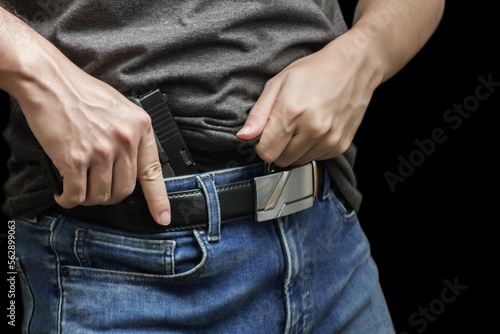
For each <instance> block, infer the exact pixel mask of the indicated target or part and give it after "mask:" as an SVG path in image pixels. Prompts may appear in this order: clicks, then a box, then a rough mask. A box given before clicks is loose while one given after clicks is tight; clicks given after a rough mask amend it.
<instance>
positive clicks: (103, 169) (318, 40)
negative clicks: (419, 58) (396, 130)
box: [0, 0, 444, 333]
mask: <svg viewBox="0 0 500 334" xmlns="http://www.w3.org/2000/svg"><path fill="white" fill-rule="evenodd" d="M443 5H444V1H437V0H426V1H422V0H361V1H359V3H358V5H357V8H356V13H355V17H354V25H353V28H352V29H350V30H349V31H347V28H346V26H345V23H344V21H343V18H342V14H341V12H340V9H339V6H338V3H337V1H334V0H332V1H312V0H310V1H302V0H301V1H290V0H287V1H271V2H268V1H220V2H214V1H179V2H177V1H165V2H157V1H144V2H118V1H103V0H101V1H97V0H87V1H70V2H66V3H59V2H53V3H50V2H48V3H43V4H42V3H38V2H37V1H23V3H18V2H15V1H12V2H11V7H10V9H11V12H12V13H16V14H18V15H19V16H20V17H24V18H26V20H27V23H28V24H25V23H23V22H22V21H21V20H19V19H17V18H16V17H15V16H14V15H13V14H11V13H9V12H8V11H7V10H3V9H0V10H1V11H0V56H1V57H2V63H1V64H0V89H2V90H5V91H7V92H8V93H9V94H10V95H11V96H12V98H13V99H12V113H11V119H10V124H9V126H8V129H7V131H6V137H7V140H8V142H9V144H10V145H11V148H12V151H13V155H12V157H11V159H10V168H11V174H12V175H11V177H10V180H9V181H8V183H7V186H6V189H7V196H8V199H7V201H6V205H5V207H6V210H7V212H8V213H9V214H10V215H12V216H14V217H17V218H16V231H17V235H16V237H17V238H18V240H17V244H16V247H17V253H18V257H19V259H18V272H19V273H20V277H21V279H20V280H21V282H22V285H23V301H24V305H25V319H24V328H25V329H26V330H27V331H29V332H30V333H38V332H40V333H46V332H63V333H66V332H67V333H99V332H113V331H114V332H117V333H141V332H145V333H153V332H214V333H225V332H227V333H234V332H242V333H281V332H286V333H295V332H311V333H325V332H335V333H340V332H342V333H391V332H394V330H393V328H392V324H391V321H390V317H389V314H388V311H387V307H386V305H385V301H384V298H383V295H382V292H381V289H380V286H379V284H378V278H377V271H376V267H375V264H374V263H373V260H372V259H371V257H370V255H369V246H368V242H367V240H366V238H365V237H364V235H363V233H362V231H361V229H360V227H359V224H357V219H356V214H355V211H356V210H357V209H358V208H359V202H360V196H359V193H357V191H356V189H355V181H354V175H353V173H352V163H353V158H354V154H355V153H354V147H353V146H352V145H351V142H352V139H353V137H354V135H355V133H356V130H357V128H358V126H359V124H360V122H361V119H362V117H363V114H364V112H365V110H366V107H367V105H368V103H369V101H370V98H371V95H372V93H373V91H374V90H375V88H376V87H377V86H378V85H379V84H380V83H382V82H383V81H385V80H387V79H388V78H390V77H391V76H392V75H393V74H395V73H396V72H397V71H398V70H399V69H400V68H402V67H403V66H404V64H406V62H407V61H409V59H411V57H412V56H413V55H414V54H415V53H416V52H417V51H418V50H419V49H420V48H421V47H422V46H423V45H424V43H425V42H426V41H427V39H428V38H429V36H430V35H431V34H432V32H433V31H434V29H435V28H436V26H437V24H438V22H439V19H440V17H441V14H442V11H443ZM156 88H159V89H160V91H161V92H163V93H166V94H167V96H168V104H169V106H170V108H171V109H172V112H173V114H174V116H175V117H176V121H177V124H178V125H179V128H180V130H181V133H182V134H183V135H184V139H185V140H186V143H187V145H188V147H189V148H190V150H191V151H192V153H193V159H194V161H195V162H196V164H197V166H198V169H199V171H200V172H201V173H200V174H194V175H189V176H179V177H173V178H168V179H165V180H164V179H163V175H162V166H161V164H160V162H159V158H158V150H157V145H156V141H155V137H154V129H153V127H152V126H151V119H150V116H149V115H148V114H147V113H146V112H145V111H144V110H143V109H141V108H140V107H138V106H137V105H135V104H134V103H132V102H131V101H130V100H128V99H127V97H126V96H135V97H136V98H144V97H145V96H149V95H148V94H147V92H148V91H150V90H154V89H156ZM258 136H260V139H259V141H258V144H256V145H255V148H253V147H252V144H251V142H248V141H250V140H252V139H255V138H257V137H258ZM37 147H41V148H43V150H44V151H45V152H46V153H47V155H48V156H49V157H50V159H51V160H52V162H53V163H54V166H55V167H56V168H57V170H58V171H59V172H60V174H61V176H62V177H63V179H64V181H63V191H62V193H61V194H56V195H55V196H53V195H52V194H51V190H50V189H48V188H47V187H46V185H45V183H43V175H42V173H41V169H40V166H39V165H38V162H37V160H36V158H35V156H34V154H33V152H34V150H35V149H36V148H37ZM254 153H256V154H254ZM311 161H317V163H311ZM323 161H326V162H323ZM264 162H266V163H273V165H268V164H266V163H264ZM229 165H231V166H232V165H237V166H239V167H237V168H230V169H227V168H226V167H228V166H229ZM273 166H275V167H273ZM288 166H290V167H293V169H291V172H290V171H285V172H281V171H280V169H279V168H278V167H288ZM275 169H276V170H277V172H276V173H272V172H273V171H274V170H275ZM325 169H326V170H327V171H328V173H326V172H324V170H325ZM262 177H265V178H263V179H259V178H262ZM260 180H264V181H260ZM312 180H315V181H316V184H314V183H315V182H313V181H312ZM330 180H331V182H330ZM137 182H138V184H139V186H138V187H136V183H137ZM269 184H273V186H272V187H271V188H270V189H267V191H268V193H269V194H270V195H269V196H268V197H266V196H265V195H261V193H260V192H261V190H260V189H261V188H260V187H263V188H266V187H269ZM288 185H290V186H288ZM254 186H255V193H256V194H255V198H254ZM287 187H288V188H287ZM309 188H311V189H312V190H311V191H309V190H304V189H309ZM290 189H295V190H294V191H291V190H290ZM167 190H168V193H169V195H167ZM312 192H315V193H317V195H316V196H313V195H312ZM129 196H130V197H129ZM143 197H144V198H145V200H146V202H147V207H148V208H149V213H148V210H141V208H142V206H141V204H137V203H138V202H141V199H142V198H143ZM262 197H264V198H265V200H264V202H265V203H264V205H263V206H262V207H261V206H259V205H260V204H259V201H260V199H261V198H262ZM284 197H291V198H287V199H286V200H285V199H283V198H284ZM313 197H315V199H314V203H312V198H313ZM200 198H201V199H202V201H201V202H200V201H199V199H200ZM254 201H256V202H257V205H255V203H254ZM170 203H172V206H171V205H170ZM303 203H307V204H303ZM174 204H175V205H174ZM310 205H312V207H309V206H310ZM247 207H250V208H251V209H252V210H253V208H254V207H257V209H256V210H253V211H252V212H251V210H247ZM353 209H354V210H353ZM254 211H257V213H255V212H254ZM124 212H126V214H123V213H124ZM149 214H150V215H151V219H153V220H154V221H156V223H157V224H158V225H156V227H153V226H152V225H151V224H148V223H147V221H149V219H150V217H149ZM176 215H177V216H176ZM131 216H134V219H131ZM262 216H264V218H262ZM200 217H201V218H200ZM255 217H256V218H257V219H255ZM256 220H257V221H256ZM162 226H163V227H162Z"/></svg>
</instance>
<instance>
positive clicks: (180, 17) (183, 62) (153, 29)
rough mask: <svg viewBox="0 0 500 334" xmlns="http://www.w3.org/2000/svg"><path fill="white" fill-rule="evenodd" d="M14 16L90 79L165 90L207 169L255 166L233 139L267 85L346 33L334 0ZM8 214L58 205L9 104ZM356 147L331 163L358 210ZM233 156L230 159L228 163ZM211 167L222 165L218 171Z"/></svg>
mask: <svg viewBox="0 0 500 334" xmlns="http://www.w3.org/2000/svg"><path fill="white" fill-rule="evenodd" d="M10 3H11V5H12V7H13V8H14V9H15V11H16V13H17V14H18V15H21V16H23V17H24V18H26V19H27V22H28V23H29V24H30V26H31V27H32V28H34V29H35V30H36V31H38V32H39V33H40V34H41V35H43V36H44V37H45V38H47V39H48V40H49V41H51V42H52V43H53V44H54V45H55V46H56V47H57V48H58V49H59V50H61V51H62V52H63V53H64V54H65V55H66V56H67V57H68V58H69V59H70V60H71V61H73V62H74V63H75V64H76V65H78V66H79V67H80V68H82V69H83V70H84V71H86V72H87V73H89V74H91V75H92V76H94V77H96V78H98V79H100V80H103V81H105V82H107V83H108V84H110V85H112V86H113V87H115V88H116V89H117V90H118V91H120V92H122V93H123V94H127V95H141V94H143V93H145V92H147V91H149V90H152V89H156V88H160V89H161V90H162V91H164V92H165V93H166V94H167V95H168V98H169V100H168V101H169V102H168V103H169V106H170V108H171V110H172V113H173V114H174V116H175V119H176V121H177V124H178V125H179V128H180V129H181V132H182V134H183V135H184V139H185V141H186V143H187V145H188V146H189V147H190V149H191V150H192V151H193V155H194V157H195V160H197V159H198V161H197V162H198V164H199V165H200V166H201V167H205V169H213V168H216V167H223V166H230V165H235V164H241V163H250V162H252V161H254V160H255V159H258V158H257V157H256V155H255V153H254V152H253V151H252V149H251V148H250V147H247V146H245V144H244V143H242V142H241V141H240V140H238V138H237V137H236V136H235V134H236V132H237V131H238V130H239V129H240V128H241V127H242V125H243V124H244V122H245V120H246V117H247V115H248V112H249V111H250V109H251V107H252V106H253V104H254V103H255V101H256V100H257V98H258V97H259V95H260V93H261V91H262V89H263V86H264V84H265V82H266V81H267V80H268V79H270V78H271V77H272V76H274V75H275V74H276V73H278V72H279V71H280V70H282V69H283V68H284V67H286V66H287V65H288V64H290V63H291V62H293V61H294V60H296V59H298V58H301V57H304V56H306V55H308V54H311V53H312V52H315V51H317V50H319V49H320V48H322V47H323V46H324V45H325V44H326V43H328V42H329V41H331V40H333V39H334V38H336V37H338V36H339V35H340V34H342V33H344V32H345V31H346V30H347V27H346V24H345V22H344V19H343V17H342V14H341V11H340V9H339V5H338V3H337V1H336V0H248V1H245V0H240V1H238V0H221V1H214V0H197V1H193V0H176V1H174V0H166V1H158V0H143V1H120V0H78V1H76V0H73V1H64V2H63V1H35V0H23V1H18V0H10ZM12 109H13V113H12V114H11V117H10V122H9V124H8V126H7V129H6V130H5V133H4V135H5V138H6V140H7V142H8V144H9V145H10V147H11V150H12V156H11V158H10V160H9V168H10V177H9V180H8V181H7V184H6V185H5V190H6V195H7V200H6V203H4V210H5V211H6V212H7V213H8V214H10V215H16V214H21V215H23V216H33V215H37V214H39V213H41V212H43V211H44V210H45V209H47V208H48V207H50V206H51V205H53V204H54V202H53V196H52V194H51V193H50V191H49V190H48V189H47V187H46V185H45V183H44V181H43V179H42V176H41V172H40V168H39V166H38V164H37V162H36V159H35V157H34V155H33V150H34V148H35V147H36V146H37V142H36V139H35V138H34V137H33V135H32V134H31V131H30V130H29V128H28V126H27V124H26V121H25V119H24V117H23V115H22V112H21V111H20V110H19V108H18V107H15V105H14V106H13V108H12ZM354 151H355V150H354V147H351V148H350V149H349V150H348V151H347V152H346V154H344V155H343V156H340V157H337V158H335V159H332V160H331V161H329V163H328V170H329V171H330V172H331V178H332V179H333V181H334V182H335V183H336V184H337V187H338V188H339V189H340V190H341V191H342V193H343V194H344V196H345V197H346V199H347V200H348V202H349V203H350V205H351V206H352V207H354V208H355V209H357V208H358V207H359V203H360V200H361V196H360V194H359V192H358V191H357V190H356V181H355V177H354V173H353V171H352V165H353V163H354V156H355V152H354ZM228 159H230V161H228ZM214 161H216V162H217V161H220V164H219V165H220V166H216V165H217V164H216V163H214Z"/></svg>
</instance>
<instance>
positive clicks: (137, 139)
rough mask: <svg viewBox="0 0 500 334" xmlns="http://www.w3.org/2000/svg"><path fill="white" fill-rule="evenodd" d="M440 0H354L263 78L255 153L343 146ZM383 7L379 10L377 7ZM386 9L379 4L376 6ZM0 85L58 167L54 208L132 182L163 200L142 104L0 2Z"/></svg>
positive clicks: (294, 156) (119, 196)
mask: <svg viewBox="0 0 500 334" xmlns="http://www.w3.org/2000/svg"><path fill="white" fill-rule="evenodd" d="M443 8H444V0H360V1H359V2H358V5H357V8H356V12H355V16H354V25H353V28H352V29H351V30H349V31H348V32H347V33H345V34H344V35H342V36H340V37H339V38H337V39H335V40H334V41H332V42H331V43H329V44H328V45H326V46H325V47H324V48H323V49H322V50H320V51H318V52H316V53H314V54H311V55H309V56H307V57H305V58H302V59H299V60H297V61H295V62H293V63H292V64H290V65H289V66H288V67H286V68H285V69H284V70H283V71H281V72H280V73H278V74H277V75H276V76H275V77H273V78H272V79H271V80H269V81H268V82H267V83H266V85H265V87H264V90H263V92H262V94H261V96H260V98H259V99H258V101H257V102H256V104H255V106H254V107H253V108H252V110H251V111H250V113H249V116H248V119H247V121H246V123H245V125H244V127H243V128H242V129H241V130H240V131H239V132H238V134H237V136H238V137H239V138H241V139H244V140H249V139H253V138H255V137H257V136H258V135H261V139H260V142H259V144H257V145H256V152H257V154H258V155H259V156H260V157H261V158H262V159H263V160H265V161H268V162H275V163H276V164H277V165H279V166H288V165H300V164H303V163H306V162H308V161H311V160H324V159H328V158H331V157H334V156H337V155H339V154H342V153H343V152H344V151H345V150H346V149H347V148H348V147H349V145H350V143H351V141H352V139H353V137H354V135H355V133H356V131H357V129H358V127H359V124H360V123H361V120H362V118H363V115H364V113H365V110H366V108H367V106H368V103H369V102H370V99H371V96H372V94H373V92H374V90H375V89H376V87H377V86H378V85H380V84H381V83H382V82H383V81H385V80H387V79H388V78H390V77H391V76H392V75H394V74H395V73H396V72H397V71H398V70H399V69H401V68H402V67H403V66H404V65H405V64H406V63H407V62H408V61H409V60H410V59H411V58H412V57H413V56H414V55H415V54H416V53H417V52H418V50H420V48H421V47H422V46H423V45H424V44H425V42H426V41H427V40H428V38H429V37H430V36H431V34H432V33H433V31H434V30H435V29H436V27H437V25H438V23H439V20H440V18H441V15H442V12H443ZM382 13H385V14H386V15H385V16H384V15H382ZM387 13H388V14H387ZM0 59H2V61H1V62H0V89H2V90H4V91H6V92H8V93H9V94H10V95H12V96H13V97H14V98H16V99H17V100H18V101H19V103H20V106H21V109H22V110H23V113H24V115H25V117H26V120H27V121H28V125H29V126H30V128H31V130H32V131H33V133H34V135H35V137H36V138H37V139H38V141H39V142H40V144H41V146H42V147H43V148H44V150H45V151H46V153H47V155H48V156H49V157H50V158H51V159H52V161H53V163H54V165H55V166H56V167H57V169H58V170H59V172H60V173H61V175H62V176H63V177H64V189H63V193H62V194H61V195H60V196H55V200H56V202H57V203H58V204H59V205H61V206H62V207H64V208H71V207H74V206H77V205H109V204H114V203H117V202H120V201H121V200H123V199H124V198H126V197H127V196H128V195H130V194H131V192H132V191H133V189H134V188H135V185H136V181H138V182H139V183H140V185H141V187H142V189H143V191H144V195H145V197H146V200H147V202H148V205H149V209H150V211H151V214H152V216H153V218H154V219H155V220H156V221H157V222H158V223H159V224H162V225H167V224H169V223H170V219H171V217H170V204H169V201H168V196H167V193H166V190H165V186H164V183H163V176H162V173H161V166H160V163H159V161H158V153H157V151H156V144H155V140H154V137H153V130H152V127H151V120H150V118H149V116H148V115H147V113H146V112H145V111H144V110H142V109H141V108H139V107H137V106H136V105H134V104H133V103H131V102H129V101H128V100H127V99H126V98H125V97H124V96H123V95H122V94H120V93H119V92H118V91H116V90H115V89H114V88H113V87H111V86H109V85H107V84H106V83H104V82H102V81H99V80H98V79H96V78H93V77H92V76H90V75H88V74H87V73H85V72H84V71H82V70H81V69H79V68H78V67H77V66H75V65H74V64H73V63H72V62H71V61H70V60H69V59H67V58H66V57H65V56H64V55H63V54H62V53H61V52H59V50H57V49H56V48H55V47H54V46H53V45H52V44H51V43H49V42H48V41H47V40H46V39H44V38H43V37H42V36H40V35H38V34H37V33H36V32H35V31H33V30H32V29H31V28H29V27H28V26H27V25H25V24H24V23H23V22H21V21H20V20H18V19H17V18H16V17H15V16H13V15H12V14H10V13H9V12H8V11H6V10H4V9H2V8H0Z"/></svg>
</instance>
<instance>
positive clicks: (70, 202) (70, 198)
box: [59, 193, 87, 209]
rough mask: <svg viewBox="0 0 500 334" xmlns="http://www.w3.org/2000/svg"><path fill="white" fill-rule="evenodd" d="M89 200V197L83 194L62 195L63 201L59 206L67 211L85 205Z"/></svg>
mask: <svg viewBox="0 0 500 334" xmlns="http://www.w3.org/2000/svg"><path fill="white" fill-rule="evenodd" d="M86 199H87V196H86V195H85V194H81V193H75V194H64V193H63V194H62V195H61V201H60V203H59V205H61V206H62V207H63V208H65V209H71V208H74V207H75V206H78V205H81V204H83V203H85V200H86Z"/></svg>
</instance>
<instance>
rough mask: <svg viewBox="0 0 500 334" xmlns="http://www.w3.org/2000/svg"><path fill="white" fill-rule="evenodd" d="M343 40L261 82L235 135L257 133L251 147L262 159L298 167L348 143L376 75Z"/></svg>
mask: <svg viewBox="0 0 500 334" xmlns="http://www.w3.org/2000/svg"><path fill="white" fill-rule="evenodd" d="M346 41H347V42H346ZM342 43H350V42H349V40H346V39H345V38H344V36H341V37H339V38H338V39H336V40H335V41H334V42H332V43H330V44H329V45H328V46H327V47H325V48H324V49H322V50H320V51H318V52H316V53H314V54H311V55H309V56H307V57H305V58H302V59H299V60H297V61H295V62H293V63H292V64H290V65H289V66H288V67H286V68H285V69H284V70H283V71H281V72H280V73H278V74H277V75H276V76H275V77H273V78H272V79H270V80H269V81H268V82H267V83H266V85H265V87H264V90H263V92H262V94H261V96H260V98H259V99H258V100H257V102H256V103H255V105H254V107H253V108H252V109H251V111H250V113H249V115H248V119H247V121H246V123H245V125H244V127H243V128H242V129H241V130H240V132H238V134H237V136H238V137H239V138H240V139H244V140H249V139H252V138H255V137H256V136H258V135H259V134H261V138H260V141H259V143H258V144H257V145H256V147H255V150H256V152H257V154H258V155H259V156H260V157H261V158H262V159H263V160H264V161H267V162H274V163H275V164H276V165H278V166H281V167H285V166H289V165H302V164H305V163H307V162H309V161H311V160H325V159H329V158H332V157H335V156H337V155H340V154H342V153H343V152H345V151H346V150H347V148H348V147H349V145H350V144H351V142H352V140H353V137H354V135H355V133H356V131H357V129H358V127H359V125H360V123H361V120H362V118H363V116H364V113H365V110H366V108H367V106H368V103H369V101H370V99H371V95H372V93H373V91H374V90H375V87H376V86H377V85H378V83H379V80H380V78H379V76H378V75H377V73H376V71H375V68H372V67H371V63H370V62H369V61H368V58H367V57H366V55H365V54H364V53H363V52H362V51H363V50H358V49H356V47H355V46H351V45H350V44H342ZM347 47H349V48H351V49H349V50H351V51H350V52H349V53H347V52H346V48H347ZM347 54H349V55H350V56H352V57H349V58H347V57H346V55H347Z"/></svg>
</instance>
